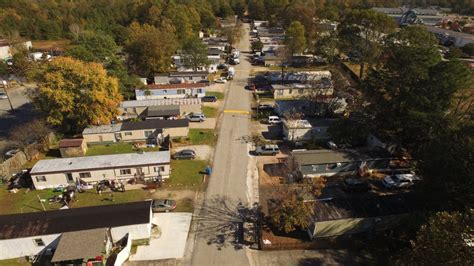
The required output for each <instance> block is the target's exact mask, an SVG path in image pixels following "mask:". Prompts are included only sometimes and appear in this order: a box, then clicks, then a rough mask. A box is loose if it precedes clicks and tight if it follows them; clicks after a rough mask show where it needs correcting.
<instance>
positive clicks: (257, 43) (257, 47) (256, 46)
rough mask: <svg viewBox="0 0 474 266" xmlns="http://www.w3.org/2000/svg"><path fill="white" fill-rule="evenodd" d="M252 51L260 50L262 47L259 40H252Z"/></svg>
mask: <svg viewBox="0 0 474 266" xmlns="http://www.w3.org/2000/svg"><path fill="white" fill-rule="evenodd" d="M251 48H252V52H254V53H255V52H261V51H262V49H263V43H262V42H261V41H260V40H257V41H254V42H252V47H251Z"/></svg>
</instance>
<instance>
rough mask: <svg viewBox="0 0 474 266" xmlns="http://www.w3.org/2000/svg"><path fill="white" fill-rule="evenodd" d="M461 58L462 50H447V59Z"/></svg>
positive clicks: (454, 48)
mask: <svg viewBox="0 0 474 266" xmlns="http://www.w3.org/2000/svg"><path fill="white" fill-rule="evenodd" d="M461 56H462V50H461V49H459V48H457V47H451V48H450V49H449V53H448V56H447V57H448V58H449V59H456V58H460V57H461Z"/></svg>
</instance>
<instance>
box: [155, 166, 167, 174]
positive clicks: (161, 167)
mask: <svg viewBox="0 0 474 266" xmlns="http://www.w3.org/2000/svg"><path fill="white" fill-rule="evenodd" d="M153 171H154V172H155V173H157V172H158V171H160V172H164V171H165V167H164V166H160V167H153Z"/></svg>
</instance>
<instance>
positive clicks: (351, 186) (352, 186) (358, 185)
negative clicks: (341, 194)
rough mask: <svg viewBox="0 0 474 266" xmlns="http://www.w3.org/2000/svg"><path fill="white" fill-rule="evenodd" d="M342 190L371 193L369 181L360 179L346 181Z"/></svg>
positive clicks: (351, 178)
mask: <svg viewBox="0 0 474 266" xmlns="http://www.w3.org/2000/svg"><path fill="white" fill-rule="evenodd" d="M342 189H343V190H344V191H345V192H367V191H369V189H370V187H369V183H367V181H365V180H363V179H360V178H353V177H350V178H347V179H346V180H344V183H343V185H342Z"/></svg>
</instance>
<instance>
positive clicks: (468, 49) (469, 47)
mask: <svg viewBox="0 0 474 266" xmlns="http://www.w3.org/2000/svg"><path fill="white" fill-rule="evenodd" d="M462 51H463V52H464V53H466V54H468V55H469V56H474V43H468V44H466V45H464V47H463V48H462Z"/></svg>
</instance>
